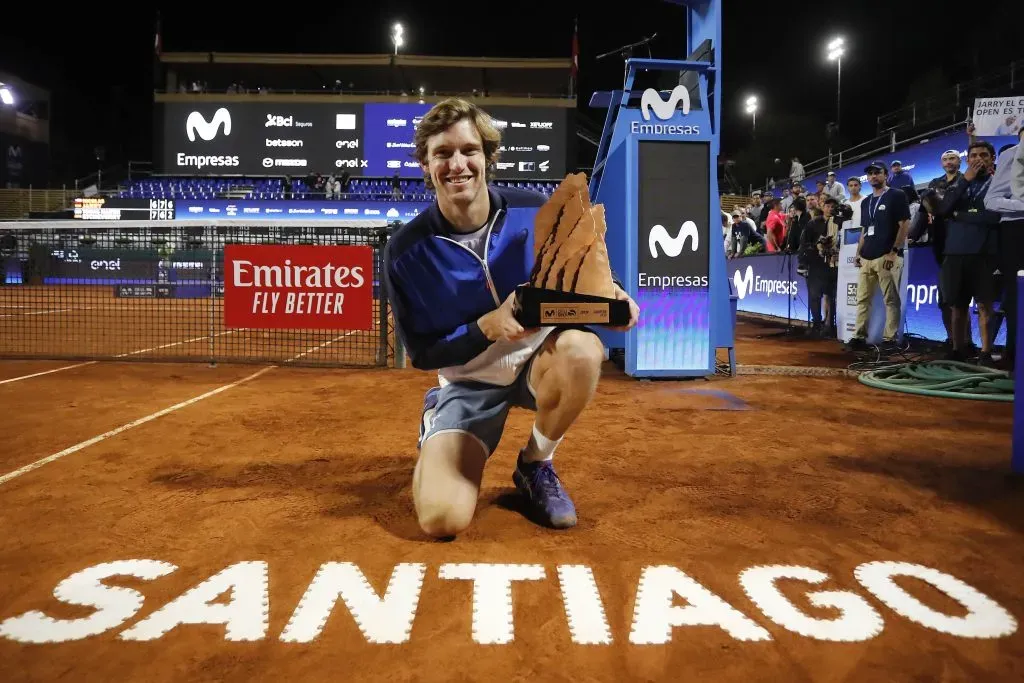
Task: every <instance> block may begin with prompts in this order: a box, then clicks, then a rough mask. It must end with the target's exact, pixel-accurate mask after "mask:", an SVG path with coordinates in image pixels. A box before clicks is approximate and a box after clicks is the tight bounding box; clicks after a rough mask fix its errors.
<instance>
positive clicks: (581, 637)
mask: <svg viewBox="0 0 1024 683" xmlns="http://www.w3.org/2000/svg"><path fill="white" fill-rule="evenodd" d="M558 581H559V583H561V584H562V602H563V603H564V604H565V616H566V619H567V620H568V622H569V632H570V633H571V634H572V642H574V643H579V644H580V645H611V642H612V633H611V630H610V629H609V628H608V619H607V618H605V614H604V605H603V604H602V603H601V593H600V592H599V591H598V590H597V582H596V581H595V580H594V573H593V572H592V571H590V567H586V566H584V565H581V564H561V565H558Z"/></svg>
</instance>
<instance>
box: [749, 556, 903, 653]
mask: <svg viewBox="0 0 1024 683" xmlns="http://www.w3.org/2000/svg"><path fill="white" fill-rule="evenodd" d="M779 579H795V580H797V581H806V582H807V583H813V584H819V583H824V582H825V581H828V579H829V576H828V574H825V573H823V572H820V571H817V570H816V569H811V568H810V567H798V566H785V565H778V566H770V567H751V568H750V569H747V570H746V571H744V572H743V573H742V574H740V585H741V586H743V590H744V591H746V593H747V596H748V597H749V598H750V600H751V601H752V602H753V603H754V604H755V605H757V606H758V607H759V608H760V609H761V611H762V612H764V615H765V616H766V617H768V618H769V619H771V620H772V621H774V622H775V623H776V624H778V625H779V626H782V627H784V628H787V629H789V630H790V631H793V632H794V633H799V634H800V635H802V636H808V637H810V638H817V639H818V640H834V641H839V642H856V641H861V640H870V639H872V638H874V637H875V636H877V635H878V634H879V633H881V632H882V627H883V622H882V617H881V616H880V615H879V614H878V612H876V611H875V609H874V608H873V607H871V605H869V604H868V603H867V601H866V600H864V598H862V597H860V596H859V595H857V594H856V593H851V592H850V591H815V592H812V593H808V594H807V599H808V600H809V601H810V603H811V604H812V605H814V606H815V607H832V608H834V609H836V610H839V617H837V618H835V619H819V618H815V617H811V616H808V615H806V614H804V613H803V612H801V611H800V610H799V609H797V607H796V605H794V604H793V603H792V602H790V601H789V599H787V598H786V596H785V595H783V594H782V592H781V591H780V590H779V588H778V586H776V585H775V582H776V581H778V580H779Z"/></svg>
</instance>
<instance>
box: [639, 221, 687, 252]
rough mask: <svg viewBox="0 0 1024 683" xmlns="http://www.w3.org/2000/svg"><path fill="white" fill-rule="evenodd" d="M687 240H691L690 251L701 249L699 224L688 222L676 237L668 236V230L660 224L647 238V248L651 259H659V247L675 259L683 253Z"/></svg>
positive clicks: (652, 229) (682, 226) (680, 228)
mask: <svg viewBox="0 0 1024 683" xmlns="http://www.w3.org/2000/svg"><path fill="white" fill-rule="evenodd" d="M686 240H690V250H691V251H697V249H698V248H699V247H700V236H699V235H698V234H697V224H696V223H694V222H693V221H686V222H685V223H683V224H682V225H681V226H680V227H679V233H678V234H677V235H676V236H675V237H671V236H670V235H669V234H668V230H666V229H665V226H664V225H661V224H660V223H659V224H658V225H655V226H654V227H653V228H651V232H650V234H649V235H648V236H647V246H648V247H649V248H650V250H651V257H652V258H658V247H661V250H662V251H663V252H665V255H666V256H668V257H669V258H675V257H676V256H679V254H681V253H683V246H684V245H685V244H686Z"/></svg>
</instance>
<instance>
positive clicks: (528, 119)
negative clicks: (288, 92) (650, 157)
mask: <svg viewBox="0 0 1024 683" xmlns="http://www.w3.org/2000/svg"><path fill="white" fill-rule="evenodd" d="M157 107H158V116H159V117H160V119H161V126H162V139H161V144H162V146H163V148H162V150H160V151H159V152H158V154H157V155H156V157H157V158H158V159H160V160H161V164H162V168H161V172H163V173H166V174H170V175H252V176H283V175H291V176H306V175H309V174H311V173H321V174H324V175H328V174H331V173H336V174H339V173H342V172H343V171H348V173H349V174H350V175H352V176H377V177H380V176H393V175H395V174H396V173H397V174H398V175H400V176H402V177H408V178H419V177H421V176H422V172H421V171H420V168H419V165H418V164H417V163H416V159H415V155H414V151H415V150H414V145H413V135H414V133H415V130H416V124H418V123H419V121H420V119H421V118H422V117H423V115H424V114H425V113H426V112H427V111H428V110H429V109H430V105H427V104H402V103H394V104H392V103H366V104H349V103H328V102H304V103H303V102H297V103H276V102H195V103H184V102H181V103H179V102H172V103H164V104H159V105H157ZM486 109H487V111H488V113H489V114H490V115H491V116H492V117H493V118H494V120H495V123H496V124H497V126H498V128H499V129H500V130H501V132H502V147H503V148H502V150H501V159H500V160H499V162H498V166H497V168H496V169H495V175H496V177H499V178H510V179H512V178H560V177H562V176H564V175H565V168H566V155H567V152H566V150H567V146H568V135H569V125H568V113H567V112H568V110H566V109H560V108H550V107H509V106H493V107H487V108H486Z"/></svg>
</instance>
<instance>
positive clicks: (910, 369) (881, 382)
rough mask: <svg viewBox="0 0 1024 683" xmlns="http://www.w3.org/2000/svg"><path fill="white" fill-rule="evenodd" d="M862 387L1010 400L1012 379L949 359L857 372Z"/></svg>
mask: <svg viewBox="0 0 1024 683" xmlns="http://www.w3.org/2000/svg"><path fill="white" fill-rule="evenodd" d="M858 379H859V380H860V381H861V383H862V384H866V385H868V386H869V387H874V388H876V389H886V390H888V391H900V392H903V393H905V394H916V395H919V396H940V397H943V398H963V399H972V400H975V401H1013V378H1011V377H1010V375H1009V374H1008V373H1006V372H1004V371H1002V370H993V369H992V368H983V367H980V366H978V365H971V364H970V363H960V362H958V361H952V360H933V361H928V362H921V363H901V364H899V365H892V366H889V367H885V368H880V369H878V370H872V371H870V372H864V373H861V375H860V376H859V377H858Z"/></svg>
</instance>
